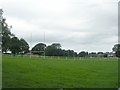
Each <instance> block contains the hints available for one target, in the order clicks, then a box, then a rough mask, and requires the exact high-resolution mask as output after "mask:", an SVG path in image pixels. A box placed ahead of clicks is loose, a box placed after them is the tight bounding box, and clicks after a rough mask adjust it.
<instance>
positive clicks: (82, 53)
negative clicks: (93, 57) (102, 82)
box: [78, 51, 88, 57]
mask: <svg viewBox="0 0 120 90" xmlns="http://www.w3.org/2000/svg"><path fill="white" fill-rule="evenodd" d="M78 56H79V57H87V56H88V52H85V51H81V52H80V53H79V54H78Z"/></svg>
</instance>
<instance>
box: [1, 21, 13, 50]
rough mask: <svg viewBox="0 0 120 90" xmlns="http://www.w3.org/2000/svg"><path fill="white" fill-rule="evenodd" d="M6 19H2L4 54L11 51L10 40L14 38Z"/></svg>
mask: <svg viewBox="0 0 120 90" xmlns="http://www.w3.org/2000/svg"><path fill="white" fill-rule="evenodd" d="M5 21H6V19H2V23H1V24H2V52H7V51H8V50H9V49H10V39H11V37H12V36H14V35H13V34H12V33H11V32H10V28H9V27H8V24H7V23H6V22H5Z"/></svg>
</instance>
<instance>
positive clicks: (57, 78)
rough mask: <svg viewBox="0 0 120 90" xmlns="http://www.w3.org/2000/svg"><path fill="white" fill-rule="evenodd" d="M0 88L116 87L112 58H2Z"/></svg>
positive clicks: (114, 65)
mask: <svg viewBox="0 0 120 90" xmlns="http://www.w3.org/2000/svg"><path fill="white" fill-rule="evenodd" d="M2 69H3V88H8V87H9V88H21V87H22V88H61V87H62V88H117V87H118V61H117V60H115V59H103V60H102V59H98V58H93V59H91V58H83V59H81V60H74V59H69V60H66V59H65V58H61V59H57V58H53V59H51V58H46V59H44V58H39V57H32V58H29V57H13V56H3V68H2Z"/></svg>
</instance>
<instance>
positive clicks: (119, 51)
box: [112, 44, 120, 57]
mask: <svg viewBox="0 0 120 90" xmlns="http://www.w3.org/2000/svg"><path fill="white" fill-rule="evenodd" d="M112 50H113V51H114V52H115V55H116V56H117V57H120V44H115V45H114V47H113V48H112Z"/></svg>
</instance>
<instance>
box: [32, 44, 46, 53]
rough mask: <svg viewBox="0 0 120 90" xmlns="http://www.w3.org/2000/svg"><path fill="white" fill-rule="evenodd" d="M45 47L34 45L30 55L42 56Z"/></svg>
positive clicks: (43, 45)
mask: <svg viewBox="0 0 120 90" xmlns="http://www.w3.org/2000/svg"><path fill="white" fill-rule="evenodd" d="M45 47H46V45H45V44H44V43H38V44H36V45H35V46H34V47H33V48H32V50H31V51H32V53H33V54H39V55H41V54H43V53H44V49H45Z"/></svg>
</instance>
